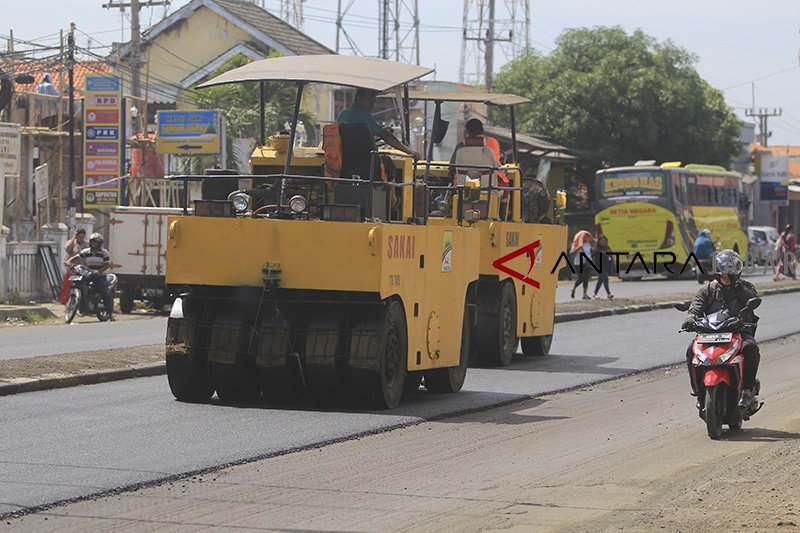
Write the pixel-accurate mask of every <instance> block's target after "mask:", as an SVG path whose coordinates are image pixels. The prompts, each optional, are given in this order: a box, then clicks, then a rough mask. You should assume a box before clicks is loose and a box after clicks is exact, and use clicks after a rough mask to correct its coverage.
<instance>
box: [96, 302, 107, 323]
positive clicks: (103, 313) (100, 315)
mask: <svg viewBox="0 0 800 533" xmlns="http://www.w3.org/2000/svg"><path fill="white" fill-rule="evenodd" d="M95 314H96V315H97V320H99V321H100V322H105V321H106V320H108V318H109V313H108V311H107V310H106V306H105V305H103V304H102V303H99V304H97V312H96V313H95Z"/></svg>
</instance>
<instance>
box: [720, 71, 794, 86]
mask: <svg viewBox="0 0 800 533" xmlns="http://www.w3.org/2000/svg"><path fill="white" fill-rule="evenodd" d="M798 68H800V65H794V66H792V67H789V68H786V69H783V70H778V71H776V72H773V73H771V74H767V75H765V76H761V77H760V78H755V79H752V80H748V81H743V82H742V83H737V84H736V85H731V86H730V87H725V88H724V89H722V90H723V91H729V90H731V89H735V88H736V87H741V86H742V85H748V84H750V83H754V82H757V81H761V80H766V79H767V78H772V77H773V76H777V75H779V74H783V73H785V72H790V71H792V70H796V69H798Z"/></svg>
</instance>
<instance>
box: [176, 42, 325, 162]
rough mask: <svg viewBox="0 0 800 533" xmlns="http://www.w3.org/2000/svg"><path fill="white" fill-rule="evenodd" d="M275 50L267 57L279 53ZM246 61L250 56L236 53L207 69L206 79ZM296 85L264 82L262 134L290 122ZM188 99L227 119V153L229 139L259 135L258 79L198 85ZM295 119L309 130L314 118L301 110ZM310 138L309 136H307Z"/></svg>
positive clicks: (230, 141) (309, 132)
mask: <svg viewBox="0 0 800 533" xmlns="http://www.w3.org/2000/svg"><path fill="white" fill-rule="evenodd" d="M280 55H281V54H280V53H277V52H273V53H271V54H270V55H269V56H268V57H279V56H280ZM248 63H250V58H248V57H247V56H245V55H243V54H236V55H234V56H232V57H231V58H230V59H228V60H227V61H225V62H224V63H223V64H222V65H220V66H219V67H218V68H217V69H216V70H214V72H212V73H211V75H210V76H209V79H211V78H213V77H215V76H219V75H220V74H222V73H223V72H227V71H229V70H233V69H235V68H238V67H241V66H243V65H246V64H248ZM296 95H297V86H296V85H295V84H294V83H284V82H267V83H266V90H265V96H266V98H265V105H264V116H265V125H266V136H267V137H269V136H270V135H271V134H272V133H275V132H277V131H281V130H283V129H284V124H285V123H286V122H291V120H292V113H293V111H294V103H295V97H296ZM192 101H193V102H194V105H195V106H197V107H198V108H199V109H219V110H220V112H221V113H222V115H223V116H224V117H225V120H226V123H227V135H226V137H227V138H226V139H225V142H226V143H227V146H228V154H233V147H232V143H233V139H235V138H240V137H251V138H254V139H256V140H258V139H259V137H260V135H259V131H258V129H259V125H260V117H259V83H257V82H247V83H232V84H228V85H219V86H216V87H209V88H208V89H199V90H197V91H194V92H193V93H192ZM298 120H302V121H303V123H304V124H305V128H306V133H307V134H313V132H314V127H313V126H314V118H313V116H312V115H311V114H309V113H307V112H304V111H302V110H301V112H300V116H299V118H298ZM310 140H311V141H312V142H313V139H310Z"/></svg>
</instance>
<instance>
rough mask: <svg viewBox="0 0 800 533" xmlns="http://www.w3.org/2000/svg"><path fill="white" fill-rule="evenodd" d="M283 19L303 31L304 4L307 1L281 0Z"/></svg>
mask: <svg viewBox="0 0 800 533" xmlns="http://www.w3.org/2000/svg"><path fill="white" fill-rule="evenodd" d="M280 2H281V19H282V20H284V21H286V22H288V23H289V24H291V25H292V26H294V27H295V28H297V29H298V30H300V31H303V23H304V22H305V20H304V19H303V4H304V3H305V2H306V0H280Z"/></svg>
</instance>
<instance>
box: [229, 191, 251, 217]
mask: <svg viewBox="0 0 800 533" xmlns="http://www.w3.org/2000/svg"><path fill="white" fill-rule="evenodd" d="M231 203H232V204H233V208H234V209H235V210H236V212H237V213H244V212H245V211H247V208H248V206H249V205H250V195H248V194H245V193H243V192H240V193H236V194H234V195H233V198H231Z"/></svg>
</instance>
